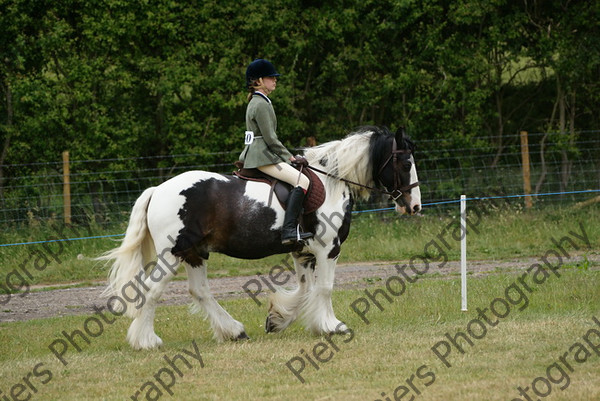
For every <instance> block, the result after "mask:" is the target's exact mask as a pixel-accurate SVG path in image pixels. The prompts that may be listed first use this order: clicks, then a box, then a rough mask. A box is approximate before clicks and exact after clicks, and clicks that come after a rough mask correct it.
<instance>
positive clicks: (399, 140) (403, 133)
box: [396, 127, 406, 143]
mask: <svg viewBox="0 0 600 401" xmlns="http://www.w3.org/2000/svg"><path fill="white" fill-rule="evenodd" d="M403 138H406V131H405V130H404V127H400V128H398V130H397V131H396V143H402V139H403Z"/></svg>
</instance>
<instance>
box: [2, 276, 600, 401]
mask: <svg viewBox="0 0 600 401" xmlns="http://www.w3.org/2000/svg"><path fill="white" fill-rule="evenodd" d="M561 273H562V274H561V276H560V277H551V278H549V279H548V280H547V281H546V282H545V283H544V284H542V285H540V286H539V287H538V288H536V290H535V291H534V292H533V293H531V294H529V296H528V299H527V302H525V300H524V299H523V300H521V302H514V305H513V303H510V307H511V309H510V312H509V313H508V315H506V316H505V317H503V318H496V317H494V318H493V319H489V320H490V322H491V323H492V324H495V325H494V326H492V325H490V324H484V326H482V325H479V324H474V323H470V322H472V321H473V320H474V319H477V318H478V312H477V308H481V309H485V308H489V306H490V304H491V302H492V301H493V300H494V299H496V298H504V299H508V298H506V295H505V294H506V293H505V291H506V289H507V288H508V287H509V286H510V285H511V283H514V282H515V276H514V275H509V274H491V275H487V276H483V277H480V278H476V279H473V280H471V281H470V283H469V285H470V288H469V290H470V309H469V311H468V312H460V311H459V310H458V308H457V305H458V303H459V302H458V297H459V282H458V281H457V280H455V279H451V280H449V279H442V278H440V277H435V278H428V277H423V279H422V280H419V281H417V282H415V283H414V284H411V285H410V286H409V287H408V288H407V290H406V291H405V293H404V294H402V295H401V296H398V297H394V298H392V302H391V303H390V302H388V301H386V300H385V299H383V298H381V305H382V307H383V310H379V309H378V308H376V307H374V306H372V308H371V310H370V311H369V313H368V314H367V315H366V317H367V319H368V320H369V324H367V323H365V322H364V321H363V319H361V318H360V316H359V315H358V314H357V313H356V312H355V311H354V310H353V309H352V305H353V303H355V301H356V300H357V299H359V298H361V297H365V293H364V290H360V291H359V290H353V291H338V292H336V293H335V294H334V307H335V309H336V310H337V313H338V316H339V317H340V318H341V319H342V320H343V321H345V322H347V323H348V325H349V327H350V328H351V329H352V332H351V333H350V332H348V333H346V334H345V335H338V336H333V337H330V338H326V337H316V336H313V335H311V334H309V333H307V332H305V331H304V330H303V329H302V328H301V327H300V325H299V324H294V325H293V326H292V327H290V328H289V329H288V330H287V331H285V332H283V333H279V334H269V335H267V334H265V333H264V332H263V328H262V324H263V321H264V317H265V311H264V310H263V308H259V307H257V306H256V304H255V303H254V302H252V301H251V300H249V299H243V300H231V301H226V302H223V304H224V306H225V307H226V308H227V309H228V310H229V312H230V313H231V314H232V315H233V316H235V317H237V318H238V319H240V320H241V321H243V322H244V323H245V324H246V329H247V332H248V334H249V335H250V336H251V338H252V340H251V341H247V342H242V343H230V342H227V343H216V342H215V341H213V340H212V338H211V333H210V331H209V328H208V325H207V323H206V322H204V321H203V320H202V319H201V318H199V316H197V315H189V314H188V312H187V308H185V307H165V308H159V310H158V314H157V320H156V328H157V332H158V334H159V335H161V336H162V338H163V340H164V341H165V345H164V346H163V347H162V349H160V350H157V351H142V352H139V351H133V350H131V349H130V348H129V346H128V344H127V343H126V341H125V339H124V336H125V333H126V329H127V326H128V323H129V321H128V319H126V318H117V319H116V321H115V322H113V323H111V324H108V323H104V324H103V326H102V329H100V328H99V326H98V325H97V324H96V323H91V320H90V316H78V317H65V318H53V319H46V320H37V321H30V322H19V323H11V324H2V325H0V377H1V380H0V390H2V391H3V392H4V393H3V394H9V393H10V392H11V391H13V392H16V393H17V394H20V395H19V397H18V398H15V399H29V398H28V397H29V396H31V399H42V400H88V399H89V400H101V399H106V400H119V399H120V400H122V399H132V398H131V397H135V398H133V399H136V398H137V399H140V400H141V399H170V398H172V399H178V400H179V399H181V400H282V399H285V400H377V399H382V400H386V399H387V398H386V397H389V399H391V400H394V399H395V398H394V396H393V394H394V391H396V395H397V397H398V396H400V395H401V394H403V393H405V392H406V396H405V397H404V398H396V399H402V400H408V399H412V398H411V396H414V397H415V399H417V400H459V399H460V400H512V399H514V398H521V399H525V398H523V397H519V393H518V390H517V386H521V387H522V388H523V389H525V387H528V388H530V390H529V391H528V394H529V395H530V396H531V397H532V399H537V398H539V397H534V396H535V394H534V393H533V392H532V391H533V390H531V388H532V382H534V381H535V386H534V387H535V389H536V390H538V392H540V393H545V392H548V391H550V392H551V393H550V394H549V395H551V397H549V398H548V399H551V400H594V399H599V397H600V376H599V375H598V373H599V372H600V350H599V348H598V347H600V322H599V323H596V322H594V321H593V320H592V317H593V316H595V317H596V318H598V319H600V313H599V312H600V291H598V288H599V286H600V272H599V271H597V270H583V269H568V270H563V271H561ZM371 290H373V291H374V290H375V288H371ZM513 295H514V294H513ZM511 299H513V301H516V298H515V297H514V296H513V297H512V298H511ZM521 309H522V310H521ZM488 314H489V312H488ZM502 315H503V316H504V312H503V313H502ZM111 317H112V316H111ZM488 317H489V316H488ZM479 320H480V321H483V320H482V318H481V317H480V318H479ZM86 321H87V327H88V329H89V330H90V332H92V333H95V334H99V335H98V336H97V337H95V338H92V337H89V336H88V337H89V338H88V339H89V340H90V344H87V343H86V342H85V341H84V340H83V339H82V338H81V337H79V336H75V337H74V339H73V341H74V343H75V344H77V346H79V347H80V351H78V350H77V349H76V347H75V346H74V345H73V344H69V343H68V342H66V341H65V344H67V348H66V350H65V351H64V354H62V355H61V357H62V358H63V359H64V361H65V363H66V364H67V365H66V366H65V365H63V363H61V362H60V361H59V359H58V358H57V356H55V355H54V354H53V353H52V352H51V351H50V349H49V346H50V345H51V344H53V343H54V346H53V348H54V349H55V350H57V351H58V353H59V354H61V353H62V352H63V350H64V346H63V345H57V344H59V343H60V342H58V343H55V342H56V341H57V340H60V339H62V340H65V336H64V334H62V333H61V332H62V331H65V332H66V333H67V334H71V333H72V332H73V331H74V330H82V331H83V330H84V326H85V325H86ZM593 328H595V329H596V330H598V331H597V332H596V333H597V334H595V333H593V332H590V330H591V329H593ZM469 329H470V331H469ZM459 332H461V333H465V335H467V336H468V337H469V338H470V340H471V341H472V342H473V345H472V346H471V345H469V344H468V343H467V341H466V340H464V339H457V340H456V341H457V343H458V344H459V346H461V347H463V351H464V354H461V353H460V351H459V350H458V348H456V347H455V346H453V345H450V349H449V351H447V350H448V349H447V348H446V346H444V345H443V343H441V342H442V341H446V342H447V343H448V344H450V343H449V342H448V339H447V338H446V337H445V334H446V333H448V334H449V335H451V336H456V335H457V333H459ZM586 333H591V334H589V335H588V340H590V341H591V342H592V343H593V344H595V346H596V350H595V351H594V349H593V348H592V347H591V346H590V345H588V343H586V342H585V340H584V339H583V337H584V336H585V335H586ZM575 344H580V346H579V347H578V348H574V345H575ZM195 347H197V348H195ZM432 348H436V350H437V351H438V353H439V354H440V355H446V354H447V356H446V358H445V359H446V360H447V362H448V363H449V364H450V365H451V366H450V367H447V366H446V364H445V363H443V361H442V360H441V359H440V358H439V357H438V356H436V354H435V353H434V352H433V351H432ZM584 349H585V350H586V351H584ZM182 350H187V351H188V353H187V354H186V353H184V352H183V351H182ZM177 355H180V356H184V357H185V358H186V361H187V363H188V364H189V366H188V365H186V362H185V361H183V360H182V359H181V358H179V359H175V366H177V368H178V369H179V371H180V373H181V374H182V376H179V374H178V373H177V372H176V371H175V370H174V369H173V368H172V367H170V366H169V365H168V362H167V360H166V359H165V356H166V357H168V358H170V359H173V358H174V357H176V356H177ZM190 355H191V356H190ZM315 355H316V356H315ZM561 357H562V358H563V359H562V360H561ZM307 358H310V360H312V361H313V363H314V364H315V365H313V364H311V362H310V361H309V360H308V359H307ZM575 358H577V359H575ZM319 359H320V360H321V362H319ZM200 360H201V362H200ZM563 361H566V363H567V364H569V366H570V368H571V369H572V370H569V367H567V366H566V365H565V362H563ZM288 365H289V366H288ZM290 367H291V368H292V369H294V370H295V371H296V373H297V375H296V374H294V373H293V372H292V370H291V369H290ZM317 367H318V370H317ZM161 369H163V370H162V371H161ZM169 372H171V374H169ZM171 375H172V376H171ZM299 377H301V378H302V380H304V383H303V382H301V380H300V379H299ZM540 377H541V379H537V378H540ZM172 380H174V381H175V382H174V384H172V385H170V384H171V382H172ZM161 381H162V382H163V383H164V386H163V385H161V383H160V382H161ZM409 383H410V384H409ZM545 383H548V384H549V385H550V387H548V386H546V384H545ZM15 386H16V387H15ZM400 386H404V387H400ZM32 388H35V389H36V391H37V393H34V391H33V390H32ZM11 389H12V390H11ZM140 389H142V391H140ZM167 389H168V390H169V391H171V392H172V393H173V395H172V397H171V396H170V395H169V393H168V391H167ZM138 391H140V393H139V394H138V395H137V397H136V392H138ZM19 392H20V393H19ZM382 393H385V396H382ZM3 394H0V396H2V395H3ZM161 394H162V396H161ZM146 396H147V398H146ZM0 399H3V398H0ZM8 399H10V398H8Z"/></svg>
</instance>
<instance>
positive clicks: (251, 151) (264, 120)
mask: <svg viewBox="0 0 600 401" xmlns="http://www.w3.org/2000/svg"><path fill="white" fill-rule="evenodd" d="M246 130H248V131H252V132H254V141H253V142H252V143H251V144H250V145H246V147H245V148H244V150H243V151H242V153H241V154H240V160H241V161H243V162H244V168H255V167H261V166H266V165H269V164H276V163H281V162H285V163H288V164H290V157H292V154H291V153H290V152H289V151H288V150H287V148H286V147H285V146H283V144H282V143H281V142H280V141H279V139H277V133H276V131H277V117H276V116H275V110H273V105H272V104H271V102H270V100H269V99H268V98H267V97H266V96H263V95H261V94H258V93H255V94H254V95H253V96H252V99H251V100H250V103H248V107H247V108H246Z"/></svg>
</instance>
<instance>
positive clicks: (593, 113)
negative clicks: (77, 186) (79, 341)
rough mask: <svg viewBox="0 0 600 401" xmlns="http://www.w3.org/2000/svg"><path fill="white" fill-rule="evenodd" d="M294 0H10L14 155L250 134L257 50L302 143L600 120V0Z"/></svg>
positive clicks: (151, 150) (3, 68)
mask: <svg viewBox="0 0 600 401" xmlns="http://www.w3.org/2000/svg"><path fill="white" fill-rule="evenodd" d="M284 3H285V4H282V3H281V2H275V1H273V0H265V1H261V2H256V1H250V0H244V1H231V0H226V1H219V2H216V1H206V2H196V3H194V4H188V3H185V2H177V1H165V0H162V1H157V2H145V1H125V0H107V1H103V2H99V1H81V0H72V1H68V2H44V1H25V0H7V1H4V2H2V3H1V4H0V26H1V27H2V28H0V29H1V35H0V41H1V42H0V44H1V45H0V49H1V50H0V91H1V94H2V102H0V144H1V145H0V146H2V151H1V152H0V155H1V158H0V164H18V163H30V162H34V161H55V160H57V159H58V158H59V155H60V153H61V152H62V151H63V150H69V151H70V152H71V157H72V159H74V160H78V159H79V160H81V159H102V158H111V159H112V158H114V159H118V158H125V157H137V156H148V155H167V154H186V153H203V152H216V151H237V150H239V149H240V148H241V139H240V138H241V134H240V133H241V132H243V130H244V108H245V104H246V103H245V93H244V88H243V85H244V79H243V74H244V70H245V67H246V65H247V64H248V63H249V62H250V61H251V60H252V59H254V58H256V57H265V58H268V59H271V60H272V61H273V62H274V63H275V65H276V66H277V68H278V69H279V70H280V72H281V73H282V77H281V80H280V85H279V89H278V91H277V92H275V93H274V94H273V100H274V102H275V107H276V110H277V114H278V118H279V134H280V136H281V138H282V139H283V141H284V142H285V143H286V144H287V145H288V146H290V147H299V146H303V145H305V142H306V138H307V137H310V136H314V137H316V138H317V140H318V141H319V142H324V141H326V140H331V139H337V138H339V137H341V136H343V135H344V134H346V133H347V132H348V131H349V130H350V129H352V128H354V127H356V126H358V125H363V124H383V125H388V126H392V127H393V128H395V127H397V126H399V125H405V126H407V127H409V129H410V131H411V132H412V134H413V135H414V136H416V137H418V138H419V139H434V138H444V139H445V140H446V141H447V146H448V148H449V149H452V148H454V147H456V146H460V144H461V143H465V142H468V143H477V144H481V146H483V147H487V146H490V147H492V148H494V149H498V150H501V149H503V147H504V146H506V144H505V143H503V140H502V134H503V133H504V132H511V133H514V132H516V131H518V130H520V129H528V130H529V131H544V130H546V129H551V130H552V129H557V130H560V131H561V133H562V132H563V131H564V130H565V126H566V125H565V124H566V119H571V120H572V121H571V125H572V126H573V128H576V129H578V130H589V129H596V128H597V127H598V115H600V113H598V108H597V105H598V99H600V87H599V86H598V82H597V75H598V69H599V68H600V48H599V45H598V44H599V43H600V38H599V37H598V36H599V33H598V29H597V26H598V22H599V21H598V20H599V14H600V6H599V5H598V3H597V2H571V3H568V4H565V5H563V4H562V3H559V2H545V3H543V4H542V3H535V2H534V3H531V2H522V1H518V2H509V1H504V0H493V1H492V0H486V1H483V2H481V1H477V2H474V1H471V0H462V1H457V2H443V1H434V2H415V1H407V0H386V1H375V0H366V1H364V0H361V1H357V0H350V1H337V2H326V3H324V4H321V3H318V2H314V1H286V2H284ZM557 108H558V109H560V110H559V111H560V112H555V110H557ZM561 113H562V114H561ZM558 114H561V115H564V116H565V117H564V118H562V119H560V121H559V118H558V117H557V115H558ZM489 135H494V136H495V137H494V138H492V139H489ZM584 135H585V134H584ZM588 135H593V134H588ZM234 153H235V152H234ZM571 153H572V152H571ZM216 159H218V160H215V162H232V161H233V160H232V158H231V155H227V156H223V157H222V158H220V159H219V158H218V157H217V158H216ZM89 167H90V169H93V165H90V166H89ZM148 167H149V168H154V167H157V165H156V162H155V161H148ZM12 178H13V177H10V176H9V175H8V174H7V175H2V174H0V186H1V185H4V184H5V183H6V182H7V181H6V180H10V179H12Z"/></svg>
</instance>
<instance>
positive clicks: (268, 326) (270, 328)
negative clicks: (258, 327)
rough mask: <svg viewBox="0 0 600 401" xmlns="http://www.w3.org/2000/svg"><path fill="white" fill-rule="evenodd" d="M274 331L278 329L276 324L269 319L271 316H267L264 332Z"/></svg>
mask: <svg viewBox="0 0 600 401" xmlns="http://www.w3.org/2000/svg"><path fill="white" fill-rule="evenodd" d="M276 331H278V330H277V326H276V325H275V323H273V322H272V321H271V316H270V315H269V316H267V321H266V322H265V332H267V333H274V332H276Z"/></svg>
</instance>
